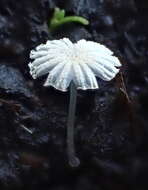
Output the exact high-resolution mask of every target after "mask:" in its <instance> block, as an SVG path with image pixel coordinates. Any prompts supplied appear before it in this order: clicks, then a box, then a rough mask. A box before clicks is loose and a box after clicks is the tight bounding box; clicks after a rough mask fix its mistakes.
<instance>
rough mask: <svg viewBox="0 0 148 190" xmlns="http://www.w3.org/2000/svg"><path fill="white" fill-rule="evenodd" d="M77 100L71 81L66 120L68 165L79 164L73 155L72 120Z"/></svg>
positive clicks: (73, 119)
mask: <svg viewBox="0 0 148 190" xmlns="http://www.w3.org/2000/svg"><path fill="white" fill-rule="evenodd" d="M76 102H77V89H76V87H75V85H74V83H73V82H71V84H70V103H69V113H68V122H67V154H68V161H69V164H70V166H72V167H78V166H79V164H80V161H79V159H78V158H77V157H76V156H75V147H74V121H75V110H76Z"/></svg>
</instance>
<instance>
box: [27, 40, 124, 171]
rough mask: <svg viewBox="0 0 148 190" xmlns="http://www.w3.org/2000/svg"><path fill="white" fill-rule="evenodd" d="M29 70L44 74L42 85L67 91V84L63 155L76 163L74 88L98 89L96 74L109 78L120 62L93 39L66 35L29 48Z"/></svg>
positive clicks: (36, 73) (39, 74) (33, 72)
mask: <svg viewBox="0 0 148 190" xmlns="http://www.w3.org/2000/svg"><path fill="white" fill-rule="evenodd" d="M30 58H31V59H34V60H33V61H32V62H30V63H29V68H30V74H31V75H32V77H33V79H36V78H38V77H40V76H42V75H45V74H48V77H47V79H46V81H45V83H44V86H46V87H48V86H53V87H54V88H56V89H57V90H61V91H67V89H68V87H69V86H70V104H69V115H68V122H67V155H68V161H69V164H70V165H71V166H72V167H77V166H78V165H79V164H80V161H79V159H78V158H77V157H76V154H75V148H74V120H75V119H74V118H75V109H76V97H77V89H82V90H87V89H98V88H99V86H98V82H97V79H96V77H99V78H101V79H102V80H104V81H110V80H112V79H113V78H114V77H115V76H116V74H117V73H118V72H119V67H120V66H121V63H120V61H119V59H118V58H117V57H115V56H114V55H113V52H112V51H111V50H109V49H108V48H107V47H105V46H104V45H101V44H100V43H97V42H93V41H86V40H84V39H82V40H79V41H78V42H77V43H72V42H71V41H70V40H69V39H68V38H63V39H60V40H48V41H47V42H46V44H41V45H39V46H37V47H36V48H35V50H32V51H31V52H30Z"/></svg>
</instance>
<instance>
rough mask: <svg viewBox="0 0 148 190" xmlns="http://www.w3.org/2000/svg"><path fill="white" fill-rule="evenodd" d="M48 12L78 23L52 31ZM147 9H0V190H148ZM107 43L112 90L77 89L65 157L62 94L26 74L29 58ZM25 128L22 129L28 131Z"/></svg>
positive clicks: (76, 0) (31, 0) (16, 5)
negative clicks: (62, 43)
mask: <svg viewBox="0 0 148 190" xmlns="http://www.w3.org/2000/svg"><path fill="white" fill-rule="evenodd" d="M55 7H60V8H63V9H65V10H66V14H67V15H80V16H83V17H85V18H87V19H88V20H89V21H90V24H89V25H88V26H83V25H80V24H76V23H70V24H67V25H64V26H61V27H60V28H58V29H57V30H56V31H54V32H52V33H51V32H50V31H49V30H48V23H49V21H50V19H51V17H52V14H53V11H54V8H55ZM147 19H148V3H147V1H146V0H141V1H138V0H128V1H123V0H26V1H23V0H20V1H15V0H14V1H11V0H1V1H0V189H1V190H13V189H15V190H17V189H19V190H20V189H21V190H25V189H26V188H27V189H30V190H33V189H37V190H41V189H42V190H49V189H50V190H69V189H70V190H82V189H83V190H125V189H126V190H128V189H130V190H131V189H134V190H144V189H147V188H148V180H147V175H148V162H147V160H148V98H147V97H148V39H147V38H148V26H147ZM62 37H69V38H70V39H71V40H72V41H77V40H79V39H82V38H84V39H87V40H93V41H96V42H100V43H103V44H105V45H106V46H107V47H109V48H110V49H112V50H113V51H114V52H115V55H116V56H118V57H119V59H120V60H121V62H122V69H121V72H120V74H118V76H117V77H116V78H115V79H114V80H112V81H111V82H107V83H106V82H103V81H101V80H99V79H98V83H99V85H100V89H98V90H95V91H85V92H83V91H78V100H77V112H76V123H75V146H76V152H77V155H78V157H79V158H80V160H81V165H80V167H78V168H71V167H70V166H69V165H68V162H67V155H66V122H67V113H68V104H69V92H66V93H62V92H60V91H57V90H55V89H53V88H45V87H43V83H44V80H45V77H43V78H40V79H37V80H33V79H32V78H31V76H30V74H29V69H28V63H29V61H30V60H29V52H30V50H31V49H33V48H34V47H36V46H37V45H39V44H40V43H44V42H46V40H48V39H50V40H53V39H59V38H62ZM24 127H26V128H28V129H29V130H30V131H31V133H30V132H29V131H26V130H25V129H24Z"/></svg>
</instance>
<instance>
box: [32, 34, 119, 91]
mask: <svg viewBox="0 0 148 190" xmlns="http://www.w3.org/2000/svg"><path fill="white" fill-rule="evenodd" d="M30 58H31V59H34V61H33V62H30V63H29V68H30V74H31V75H32V77H33V78H34V79H36V78H38V77H40V76H42V75H45V74H48V77H47V79H46V81H45V83H44V86H53V87H54V88H56V89H58V90H61V91H66V90H67V88H68V87H69V85H70V82H71V81H73V82H74V83H75V86H76V88H78V89H83V90H87V89H97V88H99V87H98V83H97V80H96V77H99V78H101V79H102V80H105V81H110V80H112V79H113V78H114V77H115V76H116V74H117V73H118V72H119V68H118V67H120V66H121V63H120V61H119V59H118V58H117V57H115V56H113V52H112V51H110V50H109V49H108V48H107V47H105V46H104V45H101V44H99V43H96V42H92V41H86V40H79V41H78V42H77V43H72V42H71V41H70V40H69V39H68V38H63V39H60V40H52V41H47V42H46V44H41V45H39V46H37V47H36V49H35V50H32V51H31V52H30Z"/></svg>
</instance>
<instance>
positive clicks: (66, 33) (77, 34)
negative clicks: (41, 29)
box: [53, 23, 92, 42]
mask: <svg viewBox="0 0 148 190" xmlns="http://www.w3.org/2000/svg"><path fill="white" fill-rule="evenodd" d="M65 28H66V30H64V29H65ZM53 37H54V38H56V39H60V38H63V37H67V38H69V39H71V40H72V41H73V42H77V41H78V40H81V39H86V40H90V39H91V38H92V36H91V34H90V33H89V32H88V31H87V30H86V29H85V28H84V27H83V26H81V25H78V24H73V23H70V24H66V25H63V26H61V27H60V28H59V29H58V30H56V31H55V32H54V34H53Z"/></svg>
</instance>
